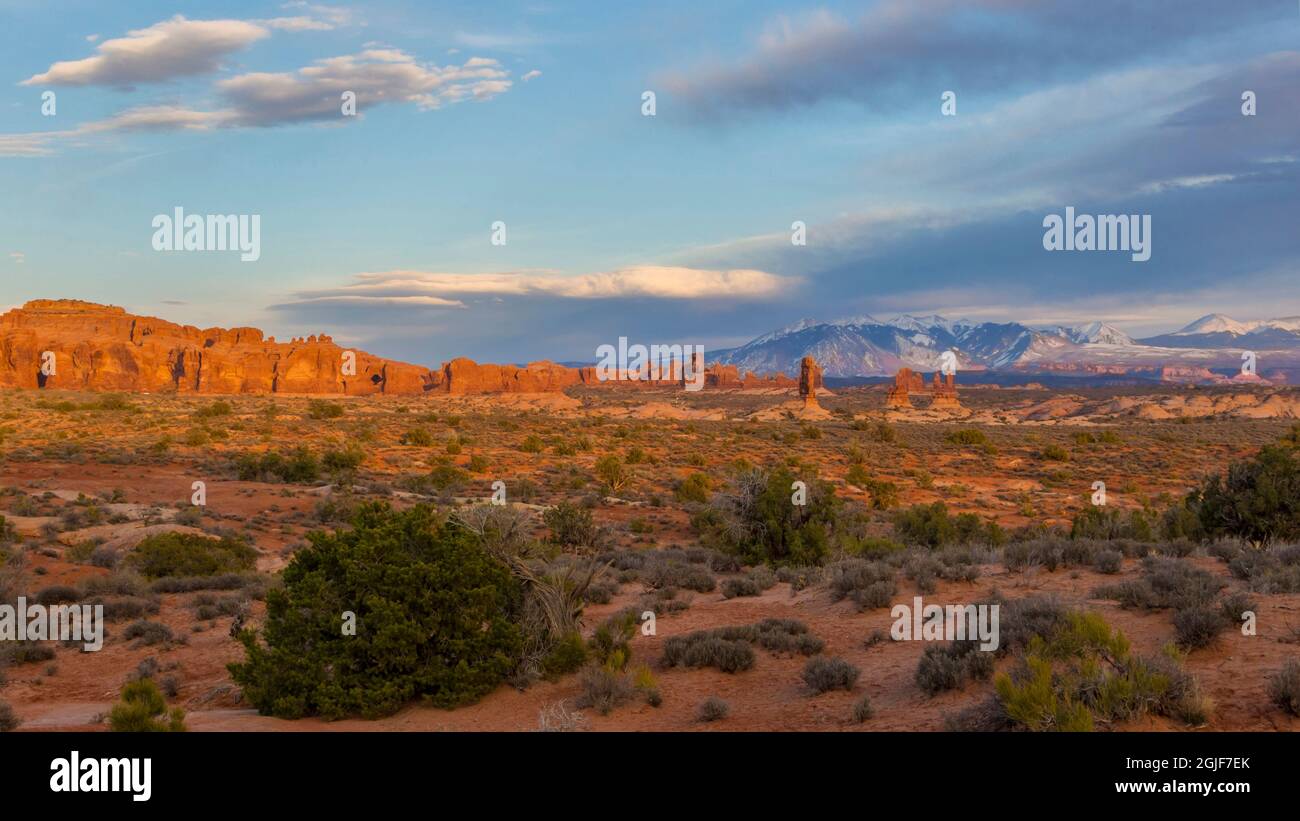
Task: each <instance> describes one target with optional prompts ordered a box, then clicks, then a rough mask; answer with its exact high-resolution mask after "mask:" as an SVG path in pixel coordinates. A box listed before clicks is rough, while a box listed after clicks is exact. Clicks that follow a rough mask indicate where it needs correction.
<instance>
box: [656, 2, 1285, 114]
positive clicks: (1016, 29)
mask: <svg viewBox="0 0 1300 821" xmlns="http://www.w3.org/2000/svg"><path fill="white" fill-rule="evenodd" d="M1294 17H1295V9H1294V8H1286V7H1285V4H1282V3H1274V4H1267V3H1264V4H1256V5H1252V6H1243V7H1241V8H1240V9H1238V10H1234V13H1233V14H1232V15H1231V16H1225V15H1224V13H1223V5H1222V3H1221V2H1219V0H1147V2H1143V3H1136V4H1135V3H1132V2H1129V0H1091V2H1086V3H1084V2H1056V3H1033V2H1020V1H1019V0H880V1H879V2H877V3H876V4H875V5H874V6H872V7H871V9H870V10H869V11H868V12H866V13H865V14H863V15H862V16H860V17H858V18H856V19H847V18H845V17H842V16H840V15H837V14H834V13H832V12H829V11H825V10H822V11H818V12H814V13H812V14H809V15H806V16H804V17H802V18H799V19H791V18H788V17H781V18H778V19H776V20H774V21H772V22H771V23H770V25H769V26H768V29H767V30H766V32H765V33H764V34H763V35H762V36H760V37H759V38H758V40H757V42H756V43H755V45H754V46H753V48H752V49H751V50H750V51H749V52H748V53H746V54H743V55H741V56H739V57H736V58H734V59H732V60H713V61H711V62H708V63H703V64H697V65H694V66H690V67H679V68H676V69H674V70H671V71H669V72H667V73H666V74H664V75H663V76H662V77H661V78H660V79H661V81H662V83H663V85H664V87H665V88H666V89H667V90H668V91H669V92H671V93H673V94H676V95H678V96H680V97H681V98H682V99H683V100H685V102H686V103H687V105H688V106H689V107H690V108H691V109H693V110H694V111H695V112H696V113H697V114H702V115H706V116H710V117H712V116H716V115H719V114H721V113H723V112H755V111H763V110H766V111H780V110H789V109H796V108H802V107H806V106H810V105H815V104H817V103H821V102H824V101H827V100H835V99H840V100H852V101H856V102H858V103H861V104H863V105H866V106H868V107H871V108H873V109H893V108H901V107H904V106H909V105H915V104H916V103H917V102H918V101H919V100H921V99H925V100H929V99H931V97H933V96H934V95H935V94H937V93H938V92H939V91H940V90H943V89H947V88H955V89H959V90H960V91H961V92H982V91H998V90H1000V89H1004V88H1017V87H1019V88H1022V89H1023V88H1027V87H1034V86H1042V85H1045V84H1048V83H1050V82H1053V81H1058V80H1061V79H1064V78H1068V77H1069V76H1070V75H1071V74H1072V73H1076V74H1077V73H1081V72H1083V73H1086V72H1088V71H1092V70H1096V69H1098V68H1101V67H1117V66H1120V65H1124V64H1128V63H1132V62H1135V61H1137V60H1138V59H1139V56H1140V57H1141V58H1143V59H1149V58H1150V57H1151V56H1152V55H1153V54H1157V53H1159V52H1161V51H1164V50H1167V49H1168V48H1170V47H1171V46H1174V45H1177V44H1181V43H1185V42H1188V41H1190V40H1192V39H1193V38H1195V37H1198V36H1202V35H1205V34H1208V33H1213V32H1220V31H1222V30H1223V29H1224V27H1225V26H1232V27H1239V26H1245V25H1249V24H1252V23H1258V22H1260V21H1266V20H1279V21H1280V20H1287V21H1288V22H1289V23H1294ZM1100 21H1106V22H1105V24H1104V25H1098V23H1099V22H1100ZM920 89H924V92H923V93H922V92H920V91H919V90H920Z"/></svg>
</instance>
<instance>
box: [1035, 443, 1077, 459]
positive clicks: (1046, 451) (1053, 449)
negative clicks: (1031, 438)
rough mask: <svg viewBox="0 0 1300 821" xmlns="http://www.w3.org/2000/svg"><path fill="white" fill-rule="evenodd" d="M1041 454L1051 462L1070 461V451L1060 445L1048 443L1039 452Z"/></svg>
mask: <svg viewBox="0 0 1300 821" xmlns="http://www.w3.org/2000/svg"><path fill="white" fill-rule="evenodd" d="M1039 456H1040V457H1042V458H1043V459H1045V460H1046V461H1049V462H1068V461H1070V452H1069V451H1068V450H1066V449H1065V448H1063V447H1061V446H1060V445H1047V446H1046V447H1044V448H1043V450H1042V451H1041V452H1040V453H1039Z"/></svg>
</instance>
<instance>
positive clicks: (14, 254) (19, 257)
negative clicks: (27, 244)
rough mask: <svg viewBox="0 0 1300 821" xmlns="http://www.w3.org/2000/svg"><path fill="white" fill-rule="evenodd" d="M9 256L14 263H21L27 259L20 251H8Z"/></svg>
mask: <svg viewBox="0 0 1300 821" xmlns="http://www.w3.org/2000/svg"><path fill="white" fill-rule="evenodd" d="M9 258H10V259H12V260H13V261H14V265H22V264H23V263H24V262H26V261H27V255H26V254H24V253H23V252H22V251H10V252H9Z"/></svg>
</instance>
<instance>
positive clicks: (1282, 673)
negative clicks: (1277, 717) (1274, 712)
mask: <svg viewBox="0 0 1300 821" xmlns="http://www.w3.org/2000/svg"><path fill="white" fill-rule="evenodd" d="M1268 697H1269V698H1270V699H1272V701H1273V704H1275V705H1276V706H1278V707H1279V708H1281V709H1282V710H1285V711H1286V712H1288V713H1290V714H1291V715H1293V716H1300V659H1287V661H1286V663H1285V664H1283V665H1282V669H1280V670H1278V671H1277V672H1276V673H1274V674H1273V675H1271V676H1269V679H1268Z"/></svg>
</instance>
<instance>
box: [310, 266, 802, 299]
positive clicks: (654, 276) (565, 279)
mask: <svg viewBox="0 0 1300 821" xmlns="http://www.w3.org/2000/svg"><path fill="white" fill-rule="evenodd" d="M796 282H797V279H795V278H791V277H779V276H776V275H775V274H769V273H767V272H765V271H757V270H749V269H739V270H708V269H700V268H684V267H670V266H658V265H637V266H630V267H627V268H619V269H617V270H613V271H604V272H600V273H594V274H582V275H576V276H562V275H558V274H538V273H527V272H503V273H486V274H464V273H437V272H428V271H384V272H372V273H363V274H357V275H356V277H355V281H354V282H352V283H349V284H348V285H345V286H343V287H340V288H335V289H328V290H323V291H305V292H301V293H299V294H298V295H297V297H298V298H299V299H300V300H306V301H320V300H332V301H340V300H349V299H351V300H365V301H371V300H376V299H388V300H393V299H403V300H420V299H429V298H436V299H438V300H441V301H440V302H427V301H426V302H413V303H412V304H424V305H435V304H441V305H446V306H460V305H461V304H462V303H461V302H460V301H458V300H448V299H446V297H445V296H443V295H456V296H466V295H474V296H514V297H528V296H548V297H558V298H562V299H574V300H595V299H627V298H638V297H639V298H650V299H664V300H708V299H715V300H716V299H725V300H729V301H764V300H770V299H774V298H776V297H778V296H780V295H781V294H782V293H784V292H785V291H787V289H789V288H790V287H791V286H792V285H794V284H795V283H796Z"/></svg>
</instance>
